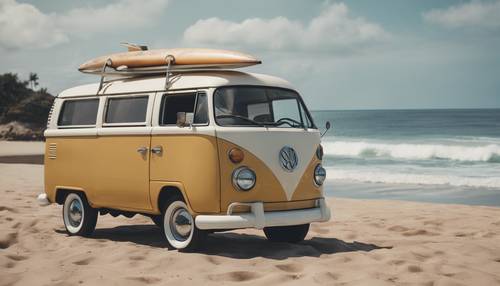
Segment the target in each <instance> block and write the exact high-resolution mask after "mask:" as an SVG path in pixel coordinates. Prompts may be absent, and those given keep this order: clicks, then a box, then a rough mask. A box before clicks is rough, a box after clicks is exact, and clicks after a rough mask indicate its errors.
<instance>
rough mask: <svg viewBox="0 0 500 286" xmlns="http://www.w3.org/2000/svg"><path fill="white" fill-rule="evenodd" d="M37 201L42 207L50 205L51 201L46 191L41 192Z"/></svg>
mask: <svg viewBox="0 0 500 286" xmlns="http://www.w3.org/2000/svg"><path fill="white" fill-rule="evenodd" d="M36 201H37V202H38V205H39V206H42V207H43V206H48V205H50V201H49V200H48V199H47V194H46V193H41V194H39V195H38V197H37V198H36Z"/></svg>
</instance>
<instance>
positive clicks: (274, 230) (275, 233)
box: [264, 224, 309, 243]
mask: <svg viewBox="0 0 500 286" xmlns="http://www.w3.org/2000/svg"><path fill="white" fill-rule="evenodd" d="M308 231H309V224H300V225H289V226H272V227H265V228H264V234H265V235H266V237H267V239H268V240H270V241H274V242H290V243H297V242H301V241H303V240H304V238H305V237H306V235H307V232H308Z"/></svg>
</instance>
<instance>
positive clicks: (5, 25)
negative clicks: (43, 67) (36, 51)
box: [0, 0, 68, 49]
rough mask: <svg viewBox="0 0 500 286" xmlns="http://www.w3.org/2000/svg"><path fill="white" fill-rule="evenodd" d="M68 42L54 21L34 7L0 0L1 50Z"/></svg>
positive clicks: (48, 45)
mask: <svg viewBox="0 0 500 286" xmlns="http://www.w3.org/2000/svg"><path fill="white" fill-rule="evenodd" d="M67 40H68V38H67V36H66V34H65V33H64V32H63V31H62V30H61V29H59V28H58V27H57V26H56V24H55V23H54V21H53V19H52V18H51V17H50V16H48V15H45V14H43V13H42V12H40V10H38V9H37V8H36V7H34V6H33V5H30V4H20V3H17V2H16V1H15V0H0V48H4V49H16V48H40V47H50V46H53V45H56V44H59V43H62V42H65V41H67Z"/></svg>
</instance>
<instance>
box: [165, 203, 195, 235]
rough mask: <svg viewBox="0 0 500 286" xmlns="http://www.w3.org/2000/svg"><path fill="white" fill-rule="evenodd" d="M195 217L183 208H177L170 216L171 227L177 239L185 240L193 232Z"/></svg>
mask: <svg viewBox="0 0 500 286" xmlns="http://www.w3.org/2000/svg"><path fill="white" fill-rule="evenodd" d="M192 228H193V217H192V216H191V214H190V213H189V212H188V211H187V210H186V209H183V208H180V209H178V210H176V211H175V212H174V213H173V215H172V217H171V218H170V229H171V230H172V234H173V235H174V236H175V238H176V239H177V240H180V241H184V240H186V239H187V238H188V237H189V235H190V234H191V230H192Z"/></svg>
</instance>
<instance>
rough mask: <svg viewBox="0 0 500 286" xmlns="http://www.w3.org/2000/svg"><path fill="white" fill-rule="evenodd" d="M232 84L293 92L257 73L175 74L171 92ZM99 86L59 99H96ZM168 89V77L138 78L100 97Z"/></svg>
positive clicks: (109, 86) (109, 85)
mask: <svg viewBox="0 0 500 286" xmlns="http://www.w3.org/2000/svg"><path fill="white" fill-rule="evenodd" d="M228 85H261V86H275V87H282V88H288V89H293V87H292V85H291V84H290V83H289V82H287V81H286V80H284V79H281V78H278V77H274V76H270V75H264V74H256V73H244V72H239V71H202V72H201V71H199V72H189V73H187V72H183V73H178V74H174V75H173V76H172V77H171V78H170V86H169V90H176V89H197V88H207V87H219V86H228ZM98 88H99V84H98V83H93V84H86V85H80V86H76V87H73V88H69V89H66V90H64V91H63V92H61V93H60V94H59V95H58V97H79V96H94V95H96V94H97V89H98ZM162 90H165V76H148V77H134V78H128V79H117V80H113V81H110V82H106V83H105V84H104V85H103V88H102V90H101V91H100V92H99V94H122V93H135V92H154V91H162Z"/></svg>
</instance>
